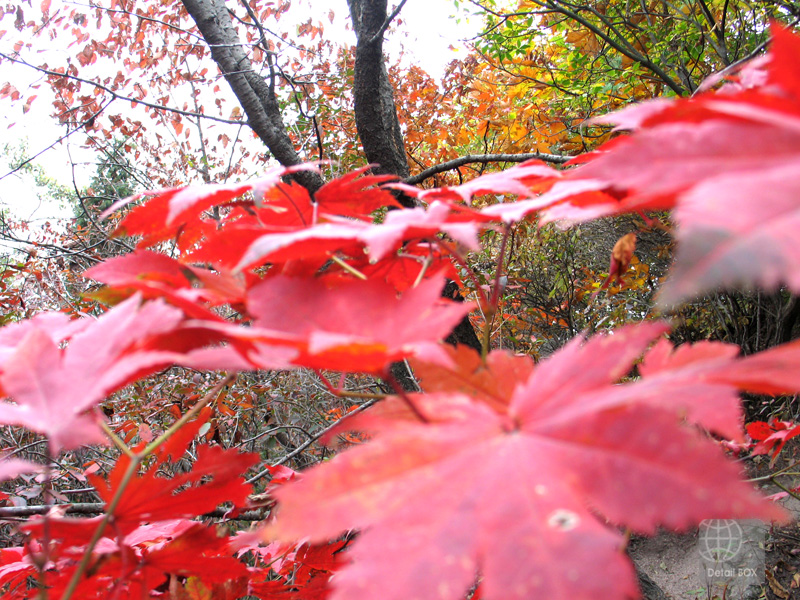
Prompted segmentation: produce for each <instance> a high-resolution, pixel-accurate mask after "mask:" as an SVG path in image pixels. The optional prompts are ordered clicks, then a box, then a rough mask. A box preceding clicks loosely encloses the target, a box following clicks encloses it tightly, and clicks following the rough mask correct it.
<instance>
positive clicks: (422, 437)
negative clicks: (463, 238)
mask: <svg viewBox="0 0 800 600" xmlns="http://www.w3.org/2000/svg"><path fill="white" fill-rule="evenodd" d="M664 330H665V327H664V326H663V325H662V324H658V323H648V324H643V325H640V326H636V327H627V328H623V329H620V330H616V331H615V332H614V333H613V335H606V336H597V337H595V338H592V339H591V340H590V341H588V342H587V343H586V344H584V345H581V341H580V340H576V341H573V342H571V343H570V344H568V345H567V346H566V347H565V348H564V349H562V350H561V351H559V352H557V353H556V354H555V355H553V357H551V358H550V359H548V360H547V361H545V362H543V363H542V364H541V365H539V366H537V367H536V368H535V369H534V370H533V371H532V373H531V374H530V375H527V376H526V375H525V371H526V370H525V369H520V368H519V367H518V366H513V363H509V364H508V366H507V367H506V368H503V367H500V366H499V365H502V364H503V363H504V362H508V361H509V360H510V359H503V358H500V357H498V358H495V359H494V361H493V364H494V365H495V366H494V367H492V370H493V371H497V373H498V374H499V373H503V374H510V373H518V374H519V375H520V376H521V377H522V378H521V379H520V380H518V381H517V382H516V385H513V386H512V385H511V384H510V383H508V382H504V383H503V386H502V388H501V387H499V386H497V385H487V384H486V383H481V387H484V388H489V389H492V388H494V389H496V390H499V389H503V390H507V391H506V393H510V396H509V397H508V400H507V402H506V403H505V404H506V407H505V408H501V409H500V410H497V407H500V406H502V403H497V402H494V403H492V404H487V403H484V402H481V401H480V400H479V399H475V398H473V397H471V396H465V395H462V394H459V393H455V392H454V393H450V394H446V393H438V394H436V396H437V398H436V401H433V402H427V403H425V404H424V405H421V406H419V407H418V409H419V412H420V413H422V414H423V415H425V416H426V417H428V418H429V419H430V422H427V423H422V422H419V421H416V422H414V421H411V420H408V419H401V420H399V421H398V420H397V419H396V418H392V416H391V415H390V414H389V415H388V416H387V413H386V412H385V411H386V408H384V409H382V410H383V411H384V412H380V411H378V412H377V413H376V414H373V415H370V414H369V412H365V413H361V415H359V416H358V417H356V419H354V420H353V421H352V422H351V425H355V426H357V427H358V428H359V429H365V430H369V431H370V433H371V434H372V435H373V436H374V438H373V439H372V440H371V441H370V442H368V443H366V444H363V445H360V446H357V447H355V448H352V449H350V450H348V451H346V452H343V453H342V454H340V455H338V456H337V457H336V458H334V459H333V460H331V461H330V462H328V463H326V464H323V465H320V466H317V467H314V468H312V469H310V470H309V471H307V472H306V473H304V476H303V478H302V479H301V480H300V481H298V482H292V483H288V484H286V485H284V486H282V487H281V488H280V489H278V490H276V491H275V496H276V497H277V499H278V501H279V514H278V520H277V522H276V524H275V526H274V528H273V529H272V530H267V532H266V535H268V536H269V535H272V534H277V535H279V537H281V538H293V537H302V536H310V538H311V540H312V541H314V540H322V539H324V538H327V537H333V536H335V535H336V534H338V533H339V532H340V531H342V530H345V529H353V528H359V529H362V530H363V531H362V533H361V535H360V536H359V538H358V539H357V540H356V542H355V543H354V545H353V549H352V551H351V552H349V553H348V555H349V558H350V559H351V561H352V562H351V563H350V564H349V565H347V566H346V567H344V568H343V569H342V570H341V571H339V573H337V576H336V577H335V578H334V579H333V580H332V584H333V586H334V593H333V596H332V598H333V599H334V600H339V599H342V598H348V599H353V600H359V599H361V598H374V597H378V596H379V597H381V598H387V599H390V600H391V599H394V598H398V599H399V598H407V597H409V596H411V595H413V596H414V597H417V598H422V599H431V600H433V599H437V600H448V599H453V600H455V599H457V598H462V597H463V596H464V594H465V593H466V591H467V590H468V589H469V587H470V586H471V585H472V584H473V583H474V582H475V580H476V577H477V575H478V573H480V575H481V577H482V583H481V589H482V593H483V594H484V597H486V598H488V599H490V600H491V599H496V598H520V599H521V598H529V597H531V596H532V595H536V596H542V597H571V598H597V597H603V598H624V597H629V596H634V595H636V584H635V576H634V573H633V569H632V567H631V565H630V564H629V563H628V561H627V559H626V558H625V556H624V554H623V553H622V552H621V551H620V549H621V546H622V539H621V537H620V535H619V534H618V533H617V532H616V531H614V530H612V529H610V528H609V527H608V526H607V525H606V523H605V520H606V519H607V520H609V521H611V522H612V523H614V524H618V525H626V526H629V527H631V528H632V529H634V530H636V531H641V532H652V531H654V530H655V528H656V527H657V526H659V525H664V526H667V527H670V528H685V527H688V526H690V525H692V524H695V523H697V522H699V521H700V520H702V519H704V518H711V517H720V518H722V517H730V518H735V517H744V516H753V517H756V516H757V517H762V518H778V519H781V518H784V513H783V511H782V510H781V509H779V508H778V507H775V506H773V505H770V504H768V503H766V502H764V501H762V500H761V499H760V498H759V497H758V496H757V495H756V494H755V493H754V491H753V490H752V489H750V488H749V487H748V486H747V485H746V484H745V483H743V482H742V481H740V480H739V477H738V471H737V469H736V467H735V466H734V465H733V464H731V463H728V462H727V461H726V460H725V459H724V458H723V457H722V456H721V454H720V453H719V451H718V450H715V448H714V443H713V442H711V441H709V440H708V439H706V438H705V437H704V435H703V434H702V433H701V432H700V431H698V430H696V429H692V428H691V427H686V426H685V425H682V420H683V419H684V418H685V416H686V408H687V406H688V405H690V404H691V403H693V402H695V401H696V400H697V398H691V399H689V400H687V401H684V399H683V398H682V396H680V395H676V394H675V393H674V391H673V389H672V388H671V387H670V386H667V385H661V387H660V393H658V389H657V388H656V386H654V385H653V384H652V383H645V384H642V385H641V386H640V384H639V383H638V382H635V383H627V384H622V385H616V386H615V385H612V384H613V383H614V382H615V381H617V380H618V379H620V378H621V377H622V376H624V375H625V374H626V373H627V372H628V371H629V370H630V368H631V366H632V364H633V362H634V360H635V359H636V358H637V357H638V356H639V355H640V354H641V353H642V352H643V351H644V349H645V348H646V347H647V346H648V345H649V344H650V343H651V342H652V341H653V340H654V338H656V337H657V336H659V335H660V334H661V333H663V332H664ZM665 364H666V363H664V362H663V361H662V363H661V366H662V367H663V368H664V369H666V368H667V367H666V366H665ZM676 365H677V363H672V366H676ZM490 373H491V372H490ZM484 377H486V375H484ZM468 379H471V378H468ZM489 379H491V375H489ZM458 380H461V381H460V382H459V383H457V385H459V386H460V385H463V377H456V378H455V379H454V381H458ZM470 385H471V384H470ZM647 386H649V388H648V387H647ZM637 389H641V390H642V391H646V392H647V393H646V394H638V393H637ZM508 390H510V392H509V391H508ZM708 391H709V390H708V389H706V390H704V392H708ZM490 393H491V392H490ZM676 400H677V401H676ZM390 402H391V401H390ZM394 402H395V403H398V402H399V401H398V400H397V399H395V400H394ZM722 405H723V406H724V403H723V404H722ZM437 415H441V416H443V418H442V419H438V420H437V418H436V417H437ZM717 420H718V422H719V423H720V426H721V427H723V428H725V427H726V426H727V423H728V421H729V420H730V417H729V415H720V416H718V419H717ZM702 422H703V423H704V424H706V425H709V426H711V427H712V428H714V425H715V422H714V420H713V418H712V416H711V415H710V414H704V415H703V416H702ZM499 532H502V535H500V534H499ZM597 572H602V573H603V577H594V576H592V573H595V574H596V573H597Z"/></svg>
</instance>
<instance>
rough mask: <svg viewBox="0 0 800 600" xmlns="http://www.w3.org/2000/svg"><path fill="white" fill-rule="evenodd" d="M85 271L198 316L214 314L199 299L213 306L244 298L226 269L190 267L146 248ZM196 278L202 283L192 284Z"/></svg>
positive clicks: (207, 316)
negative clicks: (161, 298) (223, 271)
mask: <svg viewBox="0 0 800 600" xmlns="http://www.w3.org/2000/svg"><path fill="white" fill-rule="evenodd" d="M84 275H85V276H86V277H91V278H92V279H95V280H97V281H100V282H101V283H104V284H106V285H108V286H110V287H112V288H115V289H116V290H119V291H125V290H128V291H129V292H133V291H139V292H141V293H142V294H143V295H144V296H145V297H146V298H149V297H154V298H159V297H163V298H164V299H166V300H168V301H170V302H172V303H173V304H175V305H176V306H179V307H181V308H183V309H184V311H185V312H186V314H188V315H190V316H192V317H194V318H198V319H201V318H213V313H210V312H208V311H207V310H204V309H203V308H202V307H201V306H198V305H197V303H198V302H208V303H209V304H210V305H212V306H217V305H219V304H226V303H238V302H241V301H242V300H243V299H244V291H245V290H244V284H243V282H242V281H240V279H239V278H236V277H235V276H233V275H231V274H229V273H215V272H213V271H210V270H208V269H202V268H199V267H191V266H188V265H185V264H183V263H180V262H178V261H177V260H175V259H174V258H170V257H168V256H165V255H164V254H159V253H157V252H151V251H149V250H136V251H135V252H131V253H130V254H125V255H124V256H115V257H113V258H109V259H107V260H105V261H103V262H102V263H100V264H98V265H96V266H94V267H92V268H90V269H87V270H86V271H85V272H84ZM197 280H199V281H200V282H201V283H202V284H203V286H202V287H194V286H193V281H197Z"/></svg>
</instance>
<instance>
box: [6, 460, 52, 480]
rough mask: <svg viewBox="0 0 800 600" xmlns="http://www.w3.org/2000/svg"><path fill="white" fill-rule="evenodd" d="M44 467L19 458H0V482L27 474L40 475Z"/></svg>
mask: <svg viewBox="0 0 800 600" xmlns="http://www.w3.org/2000/svg"><path fill="white" fill-rule="evenodd" d="M43 470H44V465H40V464H36V463H34V462H31V461H29V460H22V459H20V458H0V481H5V480H6V479H14V478H16V477H19V476H20V475H25V474H27V473H41V472H42V471H43Z"/></svg>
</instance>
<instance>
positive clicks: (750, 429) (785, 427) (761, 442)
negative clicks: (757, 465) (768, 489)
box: [747, 419, 800, 466]
mask: <svg viewBox="0 0 800 600" xmlns="http://www.w3.org/2000/svg"><path fill="white" fill-rule="evenodd" d="M747 434H748V435H749V436H750V437H751V438H753V440H754V441H755V442H756V444H755V445H754V447H753V454H769V455H771V456H772V460H771V461H770V466H772V465H774V464H775V460H776V459H777V458H778V454H780V452H781V450H783V447H784V446H785V445H786V442H788V441H789V440H790V439H792V438H794V437H797V436H798V435H800V425H798V424H796V423H792V422H789V421H778V420H777V419H772V420H770V421H769V423H765V422H763V421H756V422H753V423H748V424H747Z"/></svg>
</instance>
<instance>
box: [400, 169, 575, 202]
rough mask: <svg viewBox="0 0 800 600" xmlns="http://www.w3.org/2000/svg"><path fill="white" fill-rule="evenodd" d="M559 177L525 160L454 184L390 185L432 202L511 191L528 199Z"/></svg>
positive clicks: (555, 171)
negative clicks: (434, 185)
mask: <svg viewBox="0 0 800 600" xmlns="http://www.w3.org/2000/svg"><path fill="white" fill-rule="evenodd" d="M561 177H562V173H561V172H560V171H557V170H555V169H554V168H552V167H550V166H549V165H547V164H545V163H543V162H542V161H540V160H535V159H534V160H528V161H526V162H524V163H521V164H519V165H516V166H514V167H511V168H510V169H506V170H505V171H501V172H499V173H487V174H486V175H481V176H480V177H476V178H475V179H472V180H470V181H468V182H467V183H464V184H462V185H458V186H454V187H442V188H433V189H430V190H421V189H419V188H415V187H412V186H409V185H405V184H395V185H389V186H387V187H394V188H397V189H400V190H402V191H404V192H406V193H407V194H409V195H411V196H414V197H416V198H419V199H420V200H424V201H426V202H431V201H433V200H445V201H450V200H460V201H463V202H465V203H467V204H469V203H470V201H471V200H472V198H473V196H478V195H481V194H494V195H498V194H514V195H516V196H518V197H520V198H527V197H530V196H533V195H535V194H536V192H539V191H542V190H543V189H546V188H547V187H549V186H550V185H551V184H552V183H553V182H554V181H557V180H558V179H560V178H561Z"/></svg>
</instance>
